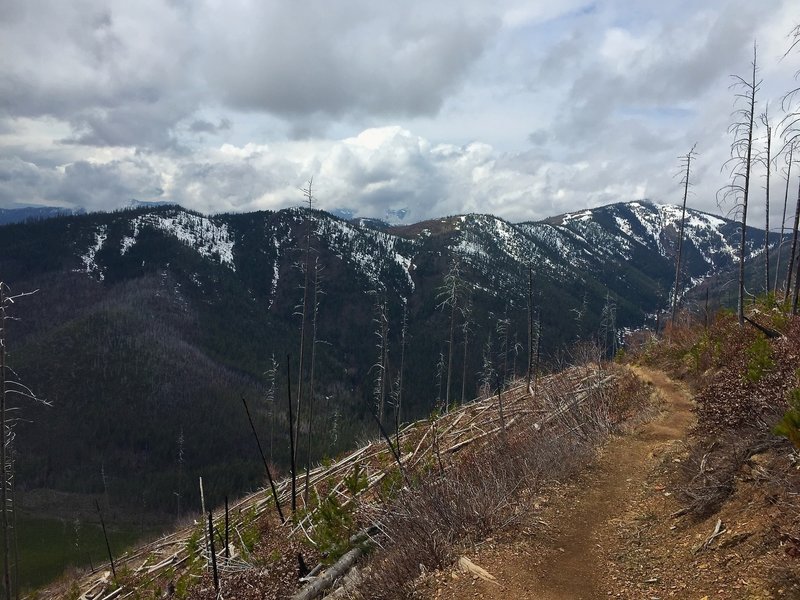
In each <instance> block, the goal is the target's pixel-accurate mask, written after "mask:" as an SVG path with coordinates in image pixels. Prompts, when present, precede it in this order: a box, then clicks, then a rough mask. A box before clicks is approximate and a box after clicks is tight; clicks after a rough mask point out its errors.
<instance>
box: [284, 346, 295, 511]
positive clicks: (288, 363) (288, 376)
mask: <svg viewBox="0 0 800 600" xmlns="http://www.w3.org/2000/svg"><path fill="white" fill-rule="evenodd" d="M291 362H292V360H291V356H289V355H288V354H287V355H286V395H287V397H288V400H289V454H290V456H289V466H290V469H291V471H292V473H291V474H292V514H294V513H295V511H296V510H297V461H296V460H295V456H297V454H296V453H295V447H294V434H293V433H292V430H293V425H294V423H293V419H294V415H293V414H292V367H291Z"/></svg>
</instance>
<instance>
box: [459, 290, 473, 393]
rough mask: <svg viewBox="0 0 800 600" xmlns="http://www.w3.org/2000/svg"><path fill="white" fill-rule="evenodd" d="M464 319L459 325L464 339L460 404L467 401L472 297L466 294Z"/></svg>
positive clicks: (462, 312) (463, 311)
mask: <svg viewBox="0 0 800 600" xmlns="http://www.w3.org/2000/svg"><path fill="white" fill-rule="evenodd" d="M461 314H462V315H463V317H464V321H463V323H461V335H462V337H463V338H464V356H463V357H462V362H461V404H462V405H463V404H464V402H466V399H467V361H468V358H469V334H470V333H472V295H470V294H468V295H467V298H466V301H465V302H464V309H463V310H462V311H461Z"/></svg>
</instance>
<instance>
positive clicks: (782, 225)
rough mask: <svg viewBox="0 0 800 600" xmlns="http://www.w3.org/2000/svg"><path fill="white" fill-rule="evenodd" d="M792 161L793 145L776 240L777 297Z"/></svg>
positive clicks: (788, 158)
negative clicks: (779, 227) (779, 228)
mask: <svg viewBox="0 0 800 600" xmlns="http://www.w3.org/2000/svg"><path fill="white" fill-rule="evenodd" d="M793 159H794V144H789V147H788V149H787V156H786V191H785V192H784V195H783V216H782V217H781V235H780V238H779V239H778V257H777V258H776V260H775V285H774V287H773V288H772V291H773V293H774V294H775V296H776V297H777V295H778V277H779V276H780V269H781V252H782V251H783V238H784V233H785V231H786V207H787V205H788V204H789V188H790V187H791V177H792V162H793Z"/></svg>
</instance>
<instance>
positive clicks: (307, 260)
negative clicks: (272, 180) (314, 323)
mask: <svg viewBox="0 0 800 600" xmlns="http://www.w3.org/2000/svg"><path fill="white" fill-rule="evenodd" d="M313 185H314V178H313V177H312V178H311V179H309V180H308V187H305V188H303V189H302V190H301V191H302V192H303V196H305V198H306V202H308V219H307V222H308V230H307V232H306V249H305V256H304V258H303V267H302V268H303V302H302V304H301V306H300V313H299V314H300V365H299V366H298V369H297V372H298V377H297V423H295V428H294V433H292V434H291V435H293V436H294V451H293V452H294V456H293V459H294V461H295V462H297V448H298V446H299V444H298V443H297V442H299V440H298V435H299V434H300V408H301V407H302V402H303V370H304V363H305V355H306V333H307V329H308V299H309V289H308V287H309V281H308V278H309V272H310V271H311V236H312V232H313V226H314V213H313V208H314V190H313Z"/></svg>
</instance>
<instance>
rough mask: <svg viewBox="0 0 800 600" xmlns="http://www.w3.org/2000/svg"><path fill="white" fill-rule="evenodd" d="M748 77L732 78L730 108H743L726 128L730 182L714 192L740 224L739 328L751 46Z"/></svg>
mask: <svg viewBox="0 0 800 600" xmlns="http://www.w3.org/2000/svg"><path fill="white" fill-rule="evenodd" d="M751 65H752V73H751V75H750V77H749V78H748V79H744V78H743V77H740V76H739V75H733V76H732V77H733V83H732V84H731V89H732V90H734V92H735V101H734V105H735V106H737V105H741V104H743V105H744V106H743V107H742V108H737V109H736V110H734V112H733V117H734V122H733V123H732V124H731V126H730V127H729V128H728V133H730V134H731V135H733V142H732V143H731V157H730V158H729V159H728V160H727V161H725V164H724V165H723V167H722V168H723V170H725V169H729V170H730V178H731V181H730V183H729V184H728V185H726V186H724V187H723V188H721V189H720V190H719V191H718V192H717V203H718V204H719V205H720V206H722V205H723V204H728V203H731V204H732V208H731V209H730V212H732V213H734V214H735V216H736V217H737V219H738V220H739V221H740V223H741V229H742V231H741V240H740V244H739V282H738V283H739V286H738V294H737V305H738V307H737V316H738V319H739V325H740V326H744V261H745V253H746V243H747V204H748V200H749V195H750V174H751V171H752V166H753V132H754V131H755V110H756V95H757V94H758V92H759V91H760V89H761V80H757V79H756V75H757V73H758V51H757V46H756V45H755V44H753V62H752V63H751Z"/></svg>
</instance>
